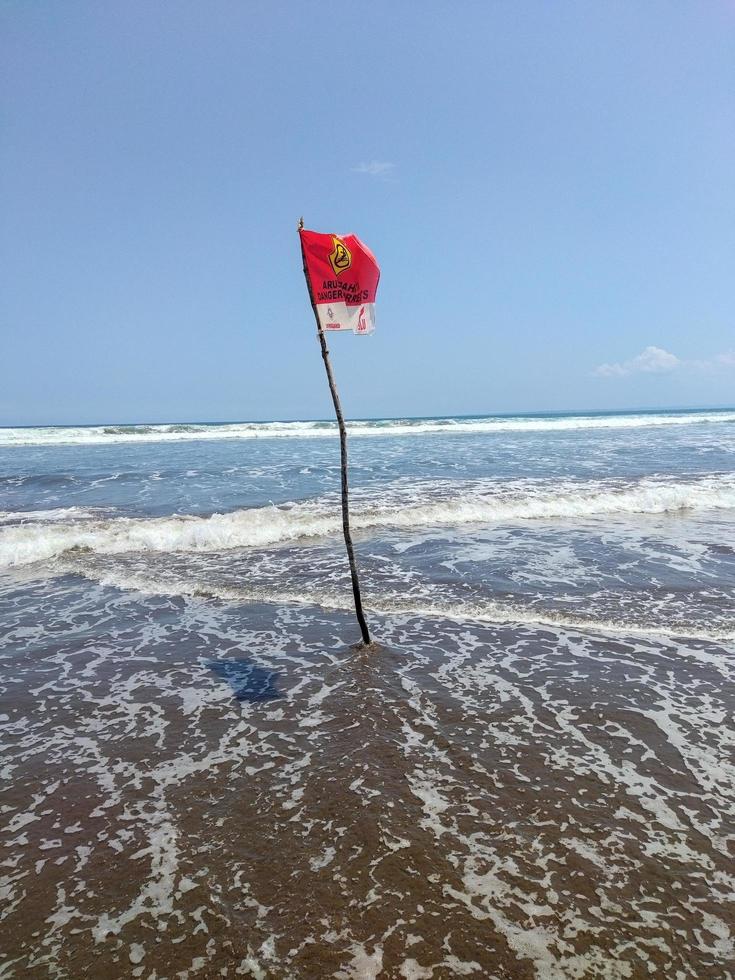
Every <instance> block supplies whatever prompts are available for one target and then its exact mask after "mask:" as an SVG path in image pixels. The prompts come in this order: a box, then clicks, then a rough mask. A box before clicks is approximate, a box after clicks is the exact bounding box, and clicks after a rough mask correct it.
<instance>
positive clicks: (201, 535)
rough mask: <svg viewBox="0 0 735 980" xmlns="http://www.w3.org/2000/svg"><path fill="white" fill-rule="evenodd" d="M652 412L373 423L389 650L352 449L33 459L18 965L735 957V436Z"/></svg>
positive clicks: (8, 568)
mask: <svg viewBox="0 0 735 980" xmlns="http://www.w3.org/2000/svg"><path fill="white" fill-rule="evenodd" d="M662 417H663V416H661V415H657V416H655V418H656V419H657V420H659V419H660V418H662ZM672 417H673V416H672ZM734 417H735V416H734ZM596 418H599V417H596ZM612 418H613V419H619V418H621V417H620V416H614V417H612ZM623 418H625V419H626V422H625V425H622V424H619V423H618V422H615V424H614V425H609V426H600V425H599V423H598V422H597V421H595V425H594V426H585V425H584V424H581V423H580V421H579V420H577V422H576V423H575V425H572V424H571V422H569V420H568V419H567V420H565V426H566V428H556V429H553V428H549V427H548V426H547V427H546V428H544V427H543V425H542V424H541V423H546V422H547V420H546V419H540V420H537V421H538V424H537V425H536V427H535V428H528V427H527V428H525V429H523V428H518V427H516V429H514V430H510V431H508V430H498V431H495V430H493V429H492V425H493V424H495V425H497V424H499V423H498V422H497V421H494V420H489V421H487V422H485V423H483V425H484V428H483V429H482V431H462V432H460V433H452V434H451V435H450V434H446V433H443V432H437V431H433V430H432V431H428V432H427V431H423V430H421V429H420V427H418V426H417V428H418V431H413V432H409V433H406V432H405V431H404V429H405V426H403V427H401V428H399V431H398V432H396V433H394V434H392V435H389V436H385V435H380V436H376V435H371V436H370V438H367V437H366V438H363V437H362V436H361V435H360V434H359V433H358V434H356V435H355V436H354V437H353V439H352V442H351V460H352V478H353V484H354V487H355V494H354V511H355V518H356V520H355V523H356V527H357V533H356V544H357V549H358V555H359V560H360V565H361V570H362V575H363V589H364V592H365V597H366V603H367V606H368V608H369V610H370V619H371V624H372V626H373V629H374V632H375V634H376V636H377V637H378V638H379V639H380V641H381V643H382V644H383V647H382V649H380V650H378V651H371V652H366V651H360V652H355V651H353V650H351V649H350V648H349V642H350V641H352V640H354V639H355V638H356V627H355V624H354V619H353V617H352V616H351V615H350V613H349V608H350V607H349V584H348V578H347V575H346V568H345V560H344V557H343V551H342V547H341V544H340V540H339V536H338V528H339V524H338V518H337V516H336V514H335V506H336V504H337V500H336V497H335V489H336V486H337V481H338V460H337V459H336V458H335V457H336V453H337V446H336V443H335V441H334V439H333V438H332V437H331V436H329V435H324V436H321V437H313V436H309V437H307V438H303V437H302V436H300V435H293V434H291V435H289V436H284V435H282V434H281V435H279V436H278V437H277V438H273V439H269V438H262V439H261V438H258V439H253V438H249V439H242V440H239V441H238V440H236V439H231V438H228V439H217V438H215V439H212V440H208V441H207V440H200V439H199V438H197V439H196V440H194V441H191V442H189V441H185V440H183V441H171V442H164V441H153V442H149V443H146V442H145V441H143V439H142V438H141V439H140V440H139V441H137V442H133V443H131V444H129V445H128V444H124V443H121V442H117V441H116V442H114V443H113V444H112V445H105V444H102V445H99V444H97V443H92V444H86V443H84V442H83V441H82V440H81V439H78V440H77V442H76V443H72V444H67V443H63V444H61V443H56V444H51V445H25V446H22V445H17V444H14V445H12V446H9V447H7V448H5V449H1V450H0V476H1V478H2V482H1V483H0V487H1V488H2V489H0V493H2V494H3V496H2V503H1V504H0V506H1V507H2V508H3V513H2V515H1V519H2V523H1V524H0V561H1V562H2V563H3V570H2V577H1V578H0V615H1V616H2V619H1V620H0V622H2V629H3V641H2V660H3V681H2V688H3V694H2V704H1V705H0V712H2V713H3V716H4V717H3V719H2V721H3V735H2V758H1V759H0V764H1V765H2V767H3V785H4V787H5V789H4V791H3V800H2V802H3V807H4V809H3V822H4V824H5V826H4V829H3V832H2V834H1V835H0V841H1V842H2V845H3V854H4V857H3V866H2V876H3V877H2V882H1V883H0V888H2V889H3V896H4V898H3V904H2V906H1V907H0V950H2V954H1V955H2V956H3V957H4V959H2V958H0V977H11V976H18V977H20V976H23V977H25V976H30V977H36V976H37V977H47V976H49V977H72V978H76V977H78V976H84V975H88V976H140V977H156V978H163V977H171V978H174V977H178V976H187V977H188V976H191V977H197V976H199V977H215V976H232V977H235V976H248V975H249V976H255V977H297V978H300V977H327V976H334V977H343V978H350V977H354V978H370V977H405V978H422V977H434V978H442V977H454V976H476V977H498V978H506V977H508V978H516V977H518V978H524V977H529V978H531V977H539V978H567V977H575V978H576V977H579V978H588V977H589V978H596V977H609V978H618V977H634V978H635V977H648V976H665V977H667V978H669V977H672V978H677V980H679V978H688V977H697V978H699V977H708V978H709V977H718V978H719V977H723V978H725V977H732V976H735V944H734V941H733V933H734V931H735V927H734V925H733V905H734V903H733V899H734V898H735V870H734V869H735V860H734V858H735V779H734V778H733V777H735V728H734V727H733V724H732V718H733V713H734V710H735V694H733V691H734V690H735V688H733V684H732V681H733V676H732V675H733V673H734V672H735V603H734V601H733V600H734V599H735V534H733V527H734V524H735V466H733V460H734V459H735V425H733V424H732V421H731V420H730V421H727V420H725V421H722V420H712V419H711V418H709V419H708V420H707V421H702V420H701V419H700V418H697V417H696V416H692V415H687V416H682V415H677V416H676V419H677V421H676V422H664V423H661V422H660V421H656V422H655V423H654V424H647V417H646V416H638V417H634V416H624V417H623ZM682 419H684V421H682ZM551 421H552V422H553V419H552V420H551ZM582 421H583V420H582ZM473 424H476V425H479V424H480V423H479V422H476V421H475V422H473ZM386 427H389V426H386V425H385V424H384V425H383V428H386ZM447 427H448V426H447ZM142 435H145V436H146V438H153V439H154V440H155V438H156V436H155V433H154V434H153V436H152V437H151V436H150V435H148V434H142ZM118 436H119V433H116V434H115V436H114V438H116V439H117V438H118ZM0 443H2V440H1V439H0ZM215 512H217V513H219V514H221V515H222V516H221V517H219V518H218V517H213V516H212V515H213V514H214V513H215Z"/></svg>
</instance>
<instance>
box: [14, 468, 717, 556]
mask: <svg viewBox="0 0 735 980" xmlns="http://www.w3.org/2000/svg"><path fill="white" fill-rule="evenodd" d="M730 508H735V474H722V475H712V476H705V477H699V478H696V479H691V480H687V481H680V482H668V481H667V480H666V479H664V478H647V479H643V480H639V481H637V482H634V483H620V482H615V481H572V480H568V481H557V483H556V484H555V485H550V484H549V482H548V481H545V482H543V483H542V482H540V481H533V480H519V481H505V482H501V481H497V482H488V481H485V482H480V483H477V482H476V483H468V484H465V485H461V484H445V483H434V484H417V485H414V486H408V485H402V486H399V487H398V488H396V487H393V488H381V489H379V490H376V491H374V492H372V493H370V492H369V491H363V492H362V494H361V495H360V496H359V497H358V499H357V500H356V501H355V508H354V515H353V518H352V524H353V527H354V528H355V529H356V530H371V529H374V530H377V529H380V528H397V529H410V528H417V529H423V528H432V527H441V526H448V527H451V526H456V525H469V524H514V523H517V522H525V521H529V520H542V521H557V520H585V519H595V518H599V517H603V516H605V517H616V516H624V515H633V514H665V513H677V512H684V511H708V510H709V511H711V510H720V509H730ZM340 527H341V518H340V514H339V508H338V504H337V501H336V500H334V499H332V498H320V499H316V500H310V501H303V502H300V503H294V504H286V505H282V506H278V507H276V506H269V507H258V508H250V509H245V510H237V511H233V512H231V513H227V514H212V515H211V516H209V517H195V516H189V515H174V516H169V517H156V518H128V517H118V518H110V519H104V520H100V519H96V518H91V519H84V520H82V519H79V520H71V521H69V520H66V521H43V520H41V521H38V520H34V521H33V522H26V523H20V524H13V525H11V526H6V527H0V568H8V567H13V566H21V565H28V564H32V563H34V562H39V561H48V560H49V559H52V558H55V557H57V556H59V555H62V554H64V553H65V552H68V551H72V550H77V551H93V552H96V553H98V554H126V553H130V552H145V551H149V552H159V553H160V552H210V551H223V550H228V549H232V548H250V547H268V546H271V545H276V544H280V543H284V542H289V541H296V540H299V539H303V538H315V537H325V536H329V535H333V534H335V533H337V532H338V531H339V529H340Z"/></svg>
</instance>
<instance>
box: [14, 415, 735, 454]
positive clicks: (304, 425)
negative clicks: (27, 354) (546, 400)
mask: <svg viewBox="0 0 735 980" xmlns="http://www.w3.org/2000/svg"><path fill="white" fill-rule="evenodd" d="M701 423H735V411H732V410H728V411H710V412H661V413H647V412H640V413H627V414H621V415H584V414H581V415H563V416H562V415H551V416H549V415H547V416H544V415H538V416H515V417H506V416H478V417H474V418H424V419H376V420H369V421H353V422H349V423H348V429H349V432H350V435H352V436H357V437H363V436H405V435H430V434H434V435H441V434H444V435H447V434H451V435H460V434H463V433H465V434H481V433H487V434H491V433H498V432H500V433H502V432H564V431H570V430H577V429H637V428H644V427H649V426H662V425H669V426H671V425H678V426H681V425H695V424H701ZM336 434H337V426H336V423H334V422H331V421H312V422H232V423H227V424H205V423H176V424H165V425H164V424H160V425H90V426H48V427H37V428H0V448H2V447H10V446H54V445H59V446H62V445H109V444H113V443H141V442H142V443H146V442H182V441H193V440H221V439H274V438H280V439H315V438H325V437H327V438H329V437H333V436H335V435H336Z"/></svg>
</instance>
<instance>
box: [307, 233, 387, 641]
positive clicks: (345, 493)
mask: <svg viewBox="0 0 735 980" xmlns="http://www.w3.org/2000/svg"><path fill="white" fill-rule="evenodd" d="M303 227H304V219H303V218H300V219H299V225H298V230H299V241H300V243H301V259H302V261H303V264H304V278H305V279H306V288H307V289H308V290H309V300H310V302H311V309H312V312H313V313H314V319H315V320H316V329H317V333H318V335H319V344H320V346H321V349H322V359H323V361H324V369H325V370H326V372H327V381H328V382H329V391H330V393H331V395H332V403H333V405H334V414H335V415H336V416H337V426H338V427H339V452H340V462H341V470H342V531H343V533H344V536H345V548H346V549H347V559H348V561H349V563H350V577H351V578H352V595H353V596H354V599H355V615H356V616H357V622H358V623H359V625H360V632H361V633H362V642H363V643H364V645H365V646H370V643H371V641H370V631H369V630H368V625H367V622H366V620H365V614H364V613H363V611H362V599H361V597H360V580H359V578H358V577H357V562H356V561H355V549H354V547H353V546H352V535H351V534H350V504H349V487H348V483H347V429H346V427H345V420H344V416H343V415H342V405H341V404H340V400H339V393H338V392H337V385H336V384H335V381H334V374H333V373H332V363H331V361H330V360H329V348H328V347H327V338H326V337H325V336H324V331H323V330H322V325H321V323H320V321H319V314H318V313H317V309H316V303H315V302H314V293H313V292H312V289H311V282H310V281H309V273H308V271H307V268H306V253H305V252H304V240H303V238H302V237H301V231H302V229H303Z"/></svg>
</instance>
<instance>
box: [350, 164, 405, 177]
mask: <svg viewBox="0 0 735 980" xmlns="http://www.w3.org/2000/svg"><path fill="white" fill-rule="evenodd" d="M395 166H396V165H395V163H388V161H387V160H370V161H369V162H367V163H358V165H357V166H356V167H353V168H352V172H353V173H354V174H368V175H369V176H370V177H388V176H390V174H391V172H392V171H393V170H394V169H395Z"/></svg>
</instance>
